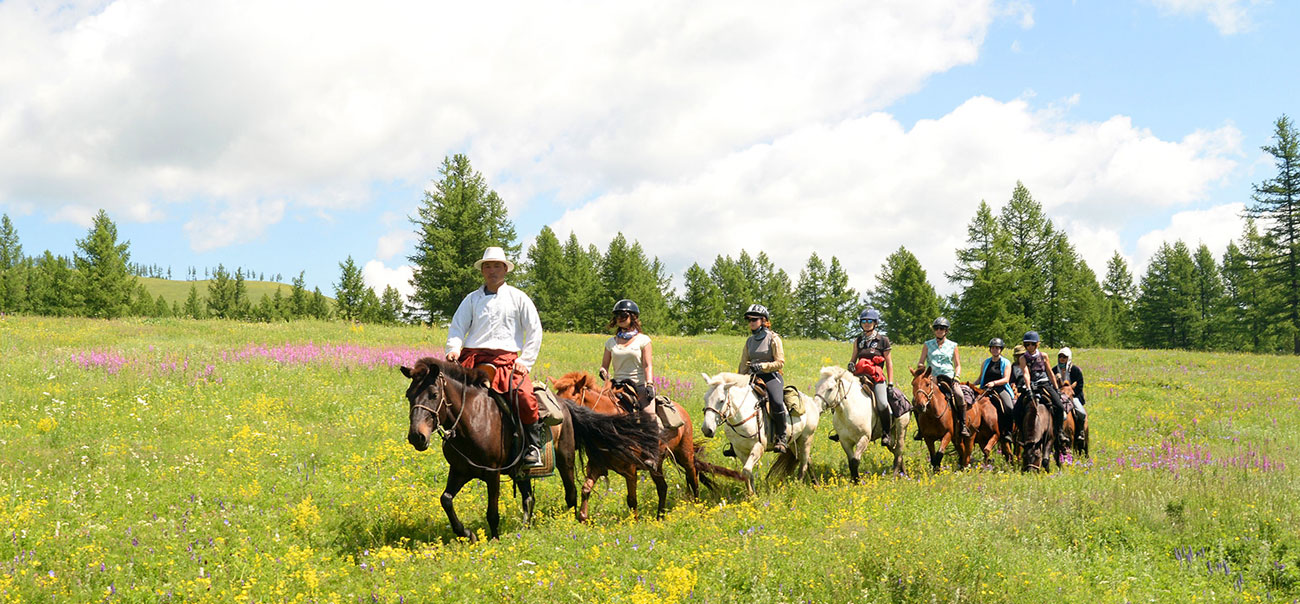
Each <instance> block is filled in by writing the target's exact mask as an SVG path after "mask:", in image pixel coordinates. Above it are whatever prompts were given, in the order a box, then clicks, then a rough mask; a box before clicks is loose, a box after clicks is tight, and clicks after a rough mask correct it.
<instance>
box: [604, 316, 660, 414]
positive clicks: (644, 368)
mask: <svg viewBox="0 0 1300 604" xmlns="http://www.w3.org/2000/svg"><path fill="white" fill-rule="evenodd" d="M613 313H614V314H613V317H612V318H611V319H610V320H609V327H610V328H612V329H615V330H617V331H616V332H615V334H614V335H613V336H610V338H609V339H608V340H605V354H604V357H603V358H602V359H601V360H600V379H602V380H605V381H609V382H610V385H611V386H612V387H613V390H614V392H615V394H616V395H617V396H618V400H619V401H620V402H622V403H623V404H624V405H625V407H627V410H628V412H630V413H637V412H645V413H649V414H651V415H652V416H653V414H654V408H653V406H652V405H653V404H654V398H655V391H654V386H653V385H651V384H652V382H653V381H654V351H653V349H652V348H651V343H650V336H647V335H645V334H643V333H641V308H640V307H638V306H637V305H636V302H633V301H631V300H619V301H618V302H617V303H615V304H614V311H613ZM611 367H612V368H613V371H614V374H613V376H612V377H613V379H612V380H611V379H610V377H611V376H610V369H611Z"/></svg>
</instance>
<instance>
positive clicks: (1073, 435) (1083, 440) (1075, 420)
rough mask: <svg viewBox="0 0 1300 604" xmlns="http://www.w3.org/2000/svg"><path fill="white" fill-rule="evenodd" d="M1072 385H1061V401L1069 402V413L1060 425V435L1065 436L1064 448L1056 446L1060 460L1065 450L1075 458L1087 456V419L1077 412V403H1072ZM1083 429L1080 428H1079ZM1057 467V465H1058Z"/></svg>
mask: <svg viewBox="0 0 1300 604" xmlns="http://www.w3.org/2000/svg"><path fill="white" fill-rule="evenodd" d="M1073 400H1074V385H1072V384H1068V383H1067V384H1062V385H1061V401H1062V402H1066V401H1069V405H1070V411H1069V412H1068V413H1066V414H1065V421H1063V422H1062V423H1061V433H1062V434H1063V435H1064V436H1065V441H1066V442H1065V446H1064V447H1061V446H1059V445H1058V446H1057V449H1058V450H1057V459H1058V460H1059V459H1060V456H1061V454H1062V453H1063V452H1064V449H1065V448H1069V449H1070V451H1071V452H1072V454H1073V455H1074V456H1076V457H1078V456H1080V455H1082V456H1084V457H1087V456H1088V422H1087V418H1086V417H1085V416H1083V415H1080V414H1079V412H1078V403H1074V402H1073ZM1080 425H1082V426H1083V427H1082V428H1080V427H1079V426H1080ZM1058 465H1059V463H1058Z"/></svg>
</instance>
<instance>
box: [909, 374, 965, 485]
mask: <svg viewBox="0 0 1300 604" xmlns="http://www.w3.org/2000/svg"><path fill="white" fill-rule="evenodd" d="M910 371H911V373H912V411H913V413H915V414H916V430H917V432H919V433H920V434H921V438H922V439H924V440H925V446H926V447H927V448H928V449H929V450H930V465H931V466H932V467H933V468H934V469H935V470H938V469H939V463H940V462H942V461H943V452H944V450H946V449H947V448H948V443H950V442H952V441H953V439H954V437H956V436H957V433H956V432H955V431H954V429H953V419H952V413H951V411H952V408H951V406H949V404H948V397H947V396H944V394H943V391H942V390H940V389H939V382H938V380H936V379H935V378H934V376H933V375H932V374H931V373H930V368H929V367H926V368H925V369H924V370H917V369H916V368H915V367H913V368H912V369H911V370H910ZM935 441H938V443H939V446H938V447H935V445H934V443H935Z"/></svg>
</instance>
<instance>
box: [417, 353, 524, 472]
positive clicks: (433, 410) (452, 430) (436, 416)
mask: <svg viewBox="0 0 1300 604" xmlns="http://www.w3.org/2000/svg"><path fill="white" fill-rule="evenodd" d="M446 385H447V378H446V377H444V376H443V374H442V372H438V377H436V378H434V380H433V384H432V385H431V384H429V378H428V376H427V375H426V376H424V377H423V378H421V379H420V383H419V384H418V385H417V386H416V387H415V393H416V394H418V393H420V392H423V391H424V390H425V389H427V388H430V387H432V388H433V389H434V390H435V391H437V392H438V393H439V396H438V404H437V406H436V407H429V406H428V405H425V404H423V403H417V402H415V401H414V400H412V401H411V409H412V410H415V409H423V410H425V411H428V412H429V413H430V414H432V415H433V425H434V431H435V432H437V433H438V436H439V437H441V438H442V445H443V446H444V447H447V448H449V449H451V450H452V451H455V452H456V454H457V455H460V457H461V459H463V460H464V461H465V463H466V464H468V465H469V466H471V467H473V468H475V469H478V470H482V471H484V472H503V471H506V470H509V469H511V468H514V467H516V466H517V465H519V462H520V460H522V459H523V458H524V449H525V446H524V443H523V440H522V439H516V440H518V441H519V443H518V444H519V450H518V451H517V452H516V453H515V454H514V455H513V456H511V458H510V461H508V462H507V463H506V465H504V466H501V467H492V466H484V465H480V464H478V463H475V462H474V460H473V459H470V456H469V455H466V454H465V453H464V452H462V451H461V450H460V449H459V448H457V447H456V443H455V442H453V441H452V440H451V439H454V438H456V428H457V426H459V425H460V420H461V418H462V417H464V416H465V407H466V401H465V385H464V384H461V397H460V401H461V402H460V410H459V411H456V412H455V416H454V417H453V418H452V421H451V427H445V426H443V425H442V423H443V421H442V415H441V411H442V410H444V409H446V410H447V412H448V413H452V408H451V404H450V403H448V402H447V398H448V397H447V396H446V393H445V391H446ZM510 390H511V392H509V393H507V396H511V395H512V394H513V392H514V383H513V380H511V388H510ZM520 421H521V420H520V419H519V417H518V416H517V415H516V416H515V423H516V427H518V428H519V429H520V433H522V430H523V425H522V424H521V423H520Z"/></svg>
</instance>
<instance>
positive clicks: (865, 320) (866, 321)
mask: <svg viewBox="0 0 1300 604" xmlns="http://www.w3.org/2000/svg"><path fill="white" fill-rule="evenodd" d="M862 322H863V323H875V322H876V320H875V319H863V320H862Z"/></svg>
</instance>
